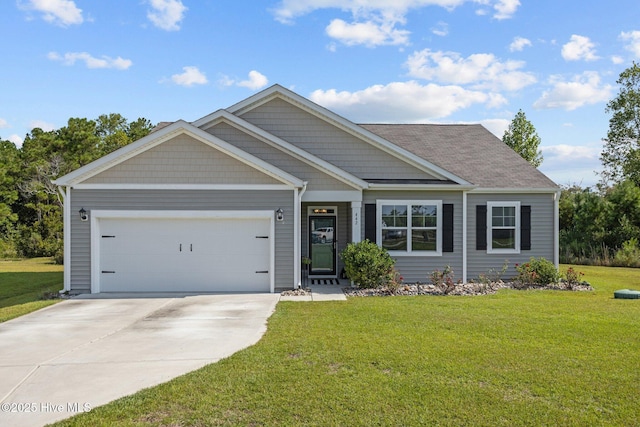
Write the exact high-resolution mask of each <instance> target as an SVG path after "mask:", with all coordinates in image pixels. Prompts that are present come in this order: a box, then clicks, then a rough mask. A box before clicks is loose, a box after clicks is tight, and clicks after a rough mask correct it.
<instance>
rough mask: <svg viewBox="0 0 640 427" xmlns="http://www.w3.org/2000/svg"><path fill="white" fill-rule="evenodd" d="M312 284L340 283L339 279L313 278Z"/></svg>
mask: <svg viewBox="0 0 640 427" xmlns="http://www.w3.org/2000/svg"><path fill="white" fill-rule="evenodd" d="M311 284H312V285H339V284H340V280H338V279H311Z"/></svg>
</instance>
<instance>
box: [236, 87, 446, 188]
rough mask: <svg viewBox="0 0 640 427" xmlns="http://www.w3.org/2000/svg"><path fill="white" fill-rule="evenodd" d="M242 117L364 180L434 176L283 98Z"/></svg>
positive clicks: (426, 177) (430, 177) (428, 177)
mask: <svg viewBox="0 0 640 427" xmlns="http://www.w3.org/2000/svg"><path fill="white" fill-rule="evenodd" d="M242 118H243V119H244V120H246V121H248V122H250V123H252V124H254V125H255V126H258V127H260V128H262V129H264V130H266V131H267V132H269V133H271V134H273V135H276V136H278V137H279V138H282V139H284V140H285V141H287V142H290V143H291V144H294V145H296V146H298V147H300V148H301V149H303V150H305V151H308V152H309V153H311V154H314V155H315V156H317V157H319V158H321V159H323V160H326V161H328V162H330V163H332V164H334V165H336V166H338V167H339V168H341V169H344V170H345V171H347V172H349V173H351V174H353V175H355V176H357V177H360V178H362V179H433V178H434V177H433V176H432V175H430V174H428V173H426V172H423V171H421V170H419V169H417V168H414V167H412V166H410V165H408V164H407V163H406V162H404V161H402V160H400V159H398V158H397V157H394V156H393V155H391V154H388V153H386V152H384V151H383V150H381V149H379V148H376V147H374V146H373V145H371V144H370V143H368V142H366V141H364V140H362V139H360V138H358V137H356V136H355V135H352V134H350V133H348V132H346V131H344V130H342V129H340V128H339V127H337V126H336V125H334V124H331V123H329V122H327V121H325V120H322V119H320V118H318V117H316V116H314V115H312V114H310V113H308V112H306V111H304V110H303V109H301V108H299V107H297V106H294V105H291V104H290V103H288V102H286V101H284V100H282V99H277V98H276V99H273V100H271V101H269V102H267V103H265V104H263V105H260V106H259V107H256V108H254V109H253V110H250V111H248V112H247V113H245V114H243V115H242Z"/></svg>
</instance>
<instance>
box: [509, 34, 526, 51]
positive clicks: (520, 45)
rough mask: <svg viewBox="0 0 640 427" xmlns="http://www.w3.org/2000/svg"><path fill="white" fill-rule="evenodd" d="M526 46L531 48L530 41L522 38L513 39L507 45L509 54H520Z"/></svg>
mask: <svg viewBox="0 0 640 427" xmlns="http://www.w3.org/2000/svg"><path fill="white" fill-rule="evenodd" d="M527 46H531V40H529V39H525V38H524V37H514V38H513V41H512V42H511V44H510V45H509V50H510V51H511V52H520V51H522V50H523V49H524V48H525V47H527Z"/></svg>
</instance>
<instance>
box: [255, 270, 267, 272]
mask: <svg viewBox="0 0 640 427" xmlns="http://www.w3.org/2000/svg"><path fill="white" fill-rule="evenodd" d="M268 272H269V270H258V271H256V273H268Z"/></svg>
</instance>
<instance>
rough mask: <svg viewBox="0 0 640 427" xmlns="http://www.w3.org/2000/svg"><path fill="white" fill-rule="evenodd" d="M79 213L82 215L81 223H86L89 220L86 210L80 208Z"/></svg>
mask: <svg viewBox="0 0 640 427" xmlns="http://www.w3.org/2000/svg"><path fill="white" fill-rule="evenodd" d="M78 213H79V214H80V221H86V220H88V219H89V215H88V214H87V211H85V210H84V208H80V210H79V211H78Z"/></svg>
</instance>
